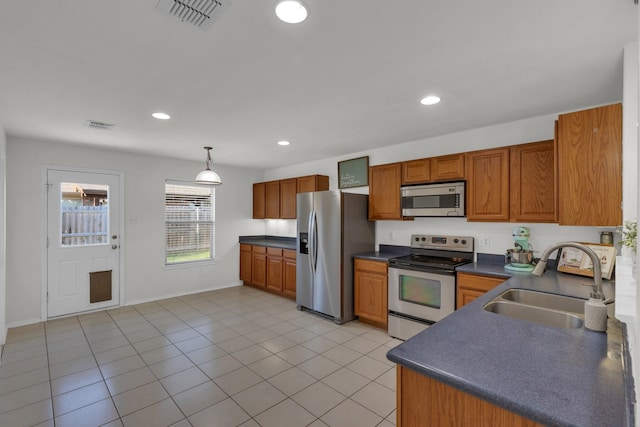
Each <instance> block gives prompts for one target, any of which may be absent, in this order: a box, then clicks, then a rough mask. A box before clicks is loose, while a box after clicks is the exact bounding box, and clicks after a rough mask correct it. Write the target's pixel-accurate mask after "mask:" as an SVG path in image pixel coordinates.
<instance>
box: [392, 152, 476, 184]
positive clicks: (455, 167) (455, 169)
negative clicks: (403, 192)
mask: <svg viewBox="0 0 640 427" xmlns="http://www.w3.org/2000/svg"><path fill="white" fill-rule="evenodd" d="M464 157H465V156H464V153H459V154H451V155H448V156H440V157H432V158H428V159H418V160H411V161H408V162H403V163H402V184H403V185H404V184H422V183H427V182H431V181H448V180H455V179H464V174H465V170H464Z"/></svg>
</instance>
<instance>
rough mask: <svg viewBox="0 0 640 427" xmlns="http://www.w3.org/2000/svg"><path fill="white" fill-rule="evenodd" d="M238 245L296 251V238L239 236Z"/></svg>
mask: <svg viewBox="0 0 640 427" xmlns="http://www.w3.org/2000/svg"><path fill="white" fill-rule="evenodd" d="M238 240H239V242H240V243H246V244H248V245H258V246H269V247H272V248H282V249H291V250H292V251H295V250H296V238H295V237H282V236H240V237H239V238H238Z"/></svg>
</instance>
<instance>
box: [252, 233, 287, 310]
mask: <svg viewBox="0 0 640 427" xmlns="http://www.w3.org/2000/svg"><path fill="white" fill-rule="evenodd" d="M240 280H242V282H243V283H244V284H245V285H249V286H252V287H254V288H259V289H263V290H268V291H270V292H273V293H276V294H279V295H282V296H285V297H288V298H291V299H295V298H296V251H293V250H288V249H281V248H274V247H266V246H260V245H249V244H246V243H241V244H240Z"/></svg>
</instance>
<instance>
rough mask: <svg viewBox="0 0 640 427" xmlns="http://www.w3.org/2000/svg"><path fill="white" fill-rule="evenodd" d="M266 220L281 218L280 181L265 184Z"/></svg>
mask: <svg viewBox="0 0 640 427" xmlns="http://www.w3.org/2000/svg"><path fill="white" fill-rule="evenodd" d="M265 193H266V195H265V200H266V210H265V218H280V181H270V182H267V183H266V184H265Z"/></svg>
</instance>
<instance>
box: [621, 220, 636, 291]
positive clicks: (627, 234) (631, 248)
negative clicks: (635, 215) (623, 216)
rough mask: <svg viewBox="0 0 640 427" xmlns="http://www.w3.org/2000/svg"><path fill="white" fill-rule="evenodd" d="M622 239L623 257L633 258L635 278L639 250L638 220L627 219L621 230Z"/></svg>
mask: <svg viewBox="0 0 640 427" xmlns="http://www.w3.org/2000/svg"><path fill="white" fill-rule="evenodd" d="M620 234H622V239H621V240H620V243H619V245H620V246H622V257H623V258H627V259H628V258H631V260H632V263H633V267H632V274H633V277H634V279H635V278H636V277H637V271H638V268H637V259H638V257H637V250H638V223H637V222H636V221H625V222H624V225H623V226H622V230H620Z"/></svg>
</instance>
